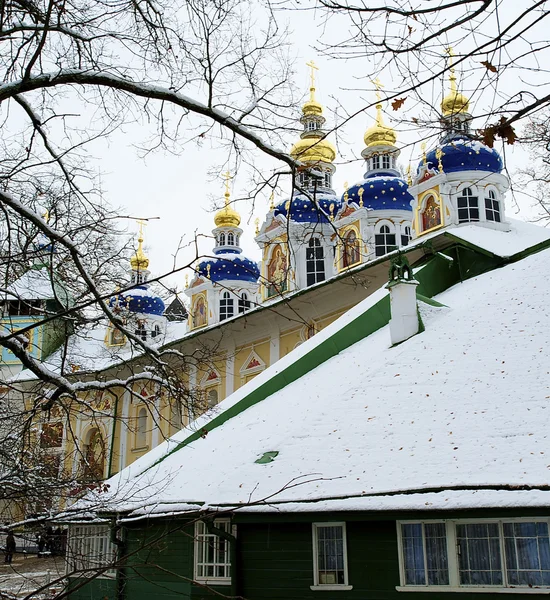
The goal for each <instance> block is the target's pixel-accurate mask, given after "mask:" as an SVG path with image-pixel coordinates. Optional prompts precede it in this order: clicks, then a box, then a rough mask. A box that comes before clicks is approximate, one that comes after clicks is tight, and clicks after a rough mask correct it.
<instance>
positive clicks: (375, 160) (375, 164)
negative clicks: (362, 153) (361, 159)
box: [371, 154, 380, 169]
mask: <svg viewBox="0 0 550 600" xmlns="http://www.w3.org/2000/svg"><path fill="white" fill-rule="evenodd" d="M379 168H380V156H379V155H378V154H375V155H374V156H373V157H372V158H371V169H379Z"/></svg>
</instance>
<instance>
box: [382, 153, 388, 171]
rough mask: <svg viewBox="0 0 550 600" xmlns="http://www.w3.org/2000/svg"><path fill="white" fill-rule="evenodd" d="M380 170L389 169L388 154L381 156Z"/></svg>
mask: <svg viewBox="0 0 550 600" xmlns="http://www.w3.org/2000/svg"><path fill="white" fill-rule="evenodd" d="M382 168H383V169H389V168H390V157H389V155H388V154H384V155H383V156H382Z"/></svg>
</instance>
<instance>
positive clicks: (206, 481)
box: [90, 249, 550, 518]
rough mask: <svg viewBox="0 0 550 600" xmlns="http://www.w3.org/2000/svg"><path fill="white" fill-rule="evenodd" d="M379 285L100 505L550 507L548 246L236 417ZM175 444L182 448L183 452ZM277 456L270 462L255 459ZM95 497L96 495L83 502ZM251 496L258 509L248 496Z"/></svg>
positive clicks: (135, 513)
mask: <svg viewBox="0 0 550 600" xmlns="http://www.w3.org/2000/svg"><path fill="white" fill-rule="evenodd" d="M386 293H387V292H386V291H385V290H379V291H378V292H375V294H373V295H372V296H370V297H369V298H367V299H366V300H364V301H363V303H361V304H359V305H357V306H356V307H354V308H353V309H352V311H350V313H347V314H346V315H344V316H343V317H341V319H339V320H338V321H335V322H334V323H333V324H332V325H330V326H329V327H327V328H326V329H325V330H323V331H322V332H320V333H319V334H318V335H316V336H315V337H314V338H312V339H311V340H309V341H308V342H306V343H304V344H303V345H302V346H300V347H299V348H297V349H296V350H295V351H294V352H292V353H290V354H289V355H287V356H286V357H284V358H283V359H281V360H280V361H279V362H278V363H276V364H275V365H273V366H272V367H270V368H269V369H267V370H266V371H264V372H263V373H262V374H260V375H259V376H258V377H257V378H256V379H255V380H254V381H252V382H250V383H249V384H247V385H246V386H244V387H243V388H241V389H240V390H238V391H237V392H235V394H233V396H230V397H229V398H228V399H227V400H226V401H224V403H223V404H224V407H223V410H224V411H225V412H226V413H229V411H234V412H235V413H236V414H234V416H232V417H231V418H229V419H227V420H226V421H225V422H223V423H222V424H220V425H219V426H218V427H215V428H212V427H211V426H210V424H209V423H208V418H204V419H202V420H200V421H199V422H198V424H197V427H198V428H199V429H200V428H201V427H204V428H205V431H206V430H208V432H207V433H206V434H205V435H204V436H203V437H198V439H195V440H194V441H192V442H191V443H188V444H187V445H186V444H180V443H181V442H182V441H184V440H185V438H186V437H188V436H189V432H188V431H187V432H184V431H182V432H179V433H178V434H177V435H176V436H175V437H174V438H173V439H172V440H169V441H168V442H166V443H165V444H163V445H161V446H159V447H158V448H156V449H154V450H153V451H152V452H151V453H149V454H147V455H146V456H144V457H143V458H142V459H140V460H138V461H136V463H134V464H133V465H131V466H130V467H128V468H127V469H125V470H124V471H122V472H121V473H120V474H119V475H117V476H115V477H114V478H112V479H111V480H110V481H109V484H110V490H109V492H108V493H103V494H101V495H100V496H101V498H100V500H101V501H102V502H104V505H103V506H104V508H105V509H106V510H114V511H117V512H127V513H129V514H128V518H132V517H136V518H139V517H140V516H142V515H145V514H149V515H154V514H170V513H177V512H181V511H183V510H190V509H193V508H195V509H196V508H197V507H198V506H199V505H200V506H201V508H202V509H206V508H213V509H215V508H216V507H219V506H225V507H227V506H241V507H242V508H241V510H242V509H244V510H277V511H286V510H291V509H292V510H304V511H315V510H405V509H407V510H426V509H456V508H474V507H481V506H498V507H510V506H548V504H549V502H550V491H548V487H549V486H548V481H549V476H550V454H549V452H550V450H549V448H550V444H549V436H550V431H549V429H548V422H549V418H550V362H549V360H548V345H549V342H550V327H549V324H550V307H549V304H548V296H549V294H550V250H548V249H547V250H544V251H542V252H539V253H537V254H534V255H532V256H529V257H527V258H525V259H523V260H520V261H518V262H515V263H513V264H510V265H508V266H506V267H503V268H501V269H497V270H494V271H491V272H489V273H487V274H485V275H482V276H479V277H476V278H473V279H471V280H468V281H466V282H464V283H461V284H458V285H456V286H454V287H452V288H451V289H449V290H447V291H446V292H444V293H443V294H440V295H439V296H438V297H436V300H437V301H438V302H440V303H442V304H444V305H445V306H443V307H436V306H428V305H426V304H422V303H421V304H420V311H421V314H422V319H423V322H424V325H425V331H423V332H422V333H420V334H418V335H416V336H414V337H413V338H411V339H409V340H407V341H406V342H404V343H402V344H400V345H398V346H395V347H390V334H389V330H388V327H383V328H382V329H379V330H378V331H376V332H375V333H373V334H372V335H370V336H367V337H365V338H364V339H362V340H361V341H359V342H357V343H355V344H353V345H352V346H350V347H349V348H347V349H346V350H344V351H342V352H340V353H339V354H337V355H336V356H334V357H332V358H329V359H328V360H327V361H326V362H324V363H322V364H321V365H320V366H318V367H317V368H315V369H313V370H310V371H309V372H306V373H305V374H304V375H303V376H301V377H300V378H299V379H297V380H296V381H294V382H293V383H290V384H288V385H286V386H285V387H283V388H282V389H280V390H279V391H276V392H275V393H273V394H272V395H270V396H268V397H266V398H265V399H263V400H262V401H260V402H258V403H257V404H254V405H252V406H250V407H249V408H246V409H245V410H242V411H241V412H238V411H237V410H236V408H238V406H239V402H238V401H239V400H240V399H242V398H245V397H246V394H247V393H250V391H251V390H253V388H254V386H256V387H257V386H258V385H261V384H262V383H264V382H265V381H267V380H269V379H270V378H272V377H274V376H275V375H276V374H277V373H280V372H281V370H282V369H285V368H286V367H288V365H291V364H292V363H293V362H295V361H296V360H298V359H299V358H300V357H303V356H305V355H306V354H307V353H308V352H309V351H311V349H312V348H314V347H316V346H319V345H320V344H323V343H330V340H331V337H330V336H331V335H333V334H334V332H336V331H338V330H342V328H343V327H345V326H346V325H349V323H350V322H351V320H352V319H353V317H354V316H356V315H358V314H359V313H360V312H361V311H364V310H366V308H368V307H370V306H372V305H373V303H375V302H377V301H378V300H380V298H381V297H382V296H383V295H384V294H386ZM178 444H180V445H179V446H178ZM266 452H277V453H278V454H277V455H276V456H275V458H274V459H273V461H272V462H267V463H266V464H258V463H256V462H255V461H256V460H257V459H258V458H260V457H262V456H263V455H264V454H265V453H266ZM90 499H91V500H94V501H95V500H96V499H92V498H90ZM251 504H252V505H251Z"/></svg>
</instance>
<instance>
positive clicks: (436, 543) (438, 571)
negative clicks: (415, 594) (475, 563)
mask: <svg viewBox="0 0 550 600" xmlns="http://www.w3.org/2000/svg"><path fill="white" fill-rule="evenodd" d="M424 535H425V537H426V570H427V573H428V584H429V585H449V566H448V561H447V535H446V531H445V524H444V523H427V524H426V525H424Z"/></svg>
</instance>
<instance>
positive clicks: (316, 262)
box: [306, 237, 326, 286]
mask: <svg viewBox="0 0 550 600" xmlns="http://www.w3.org/2000/svg"><path fill="white" fill-rule="evenodd" d="M325 279H326V274H325V250H324V248H323V244H322V242H321V240H320V239H319V238H318V237H311V238H310V239H309V242H308V244H307V247H306V285H307V286H310V285H313V284H314V283H318V282H319V281H324V280H325Z"/></svg>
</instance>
